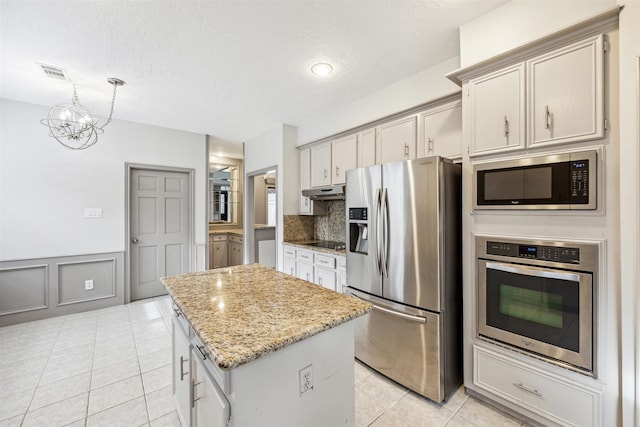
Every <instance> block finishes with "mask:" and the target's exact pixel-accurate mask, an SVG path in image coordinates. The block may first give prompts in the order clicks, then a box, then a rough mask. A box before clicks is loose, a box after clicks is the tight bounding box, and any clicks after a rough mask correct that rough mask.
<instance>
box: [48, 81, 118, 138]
mask: <svg viewBox="0 0 640 427" xmlns="http://www.w3.org/2000/svg"><path fill="white" fill-rule="evenodd" d="M107 81H108V82H109V83H111V84H112V85H113V97H112V98H111V111H110V112H109V118H108V119H107V121H106V122H105V124H104V125H102V126H98V121H97V120H96V119H95V118H94V117H93V116H92V115H91V113H90V112H89V110H87V109H86V108H84V107H83V106H82V105H80V101H78V93H77V92H76V85H75V84H74V85H73V98H71V104H68V103H63V104H58V105H56V106H55V107H53V108H52V109H51V110H49V115H48V116H47V118H46V119H42V120H40V123H42V124H43V125H45V126H47V127H48V128H49V136H52V137H54V138H55V139H57V140H58V142H59V143H60V144H62V145H64V146H65V147H67V148H70V149H72V150H84V149H85V148H89V147H91V146H92V145H93V144H95V143H96V142H98V135H99V134H101V133H102V132H104V128H105V126H107V125H108V124H109V123H111V117H112V116H113V106H114V104H115V102H116V89H117V88H118V86H122V85H124V83H125V82H124V81H122V80H120V79H117V78H115V77H111V78H108V79H107Z"/></svg>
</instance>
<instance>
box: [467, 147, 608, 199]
mask: <svg viewBox="0 0 640 427" xmlns="http://www.w3.org/2000/svg"><path fill="white" fill-rule="evenodd" d="M597 163H598V150H595V149H594V150H585V151H577V152H572V153H563V154H554V155H546V156H535V157H528V158H523V159H512V160H503V161H497V162H491V163H480V164H476V165H474V167H473V194H474V196H473V208H474V210H475V209H567V210H588V209H596V208H597V197H596V191H597V190H596V188H597V187H596V181H597Z"/></svg>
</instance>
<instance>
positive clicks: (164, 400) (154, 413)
mask: <svg viewBox="0 0 640 427" xmlns="http://www.w3.org/2000/svg"><path fill="white" fill-rule="evenodd" d="M171 388H172V387H171V386H167V387H164V388H161V389H160V390H156V391H153V392H151V393H148V394H147V395H146V398H147V409H148V410H149V419H151V420H155V419H156V418H160V417H161V416H163V415H166V414H169V413H171V412H173V411H174V410H175V408H174V404H173V396H172V394H171Z"/></svg>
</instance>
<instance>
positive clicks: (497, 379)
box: [473, 345, 602, 427]
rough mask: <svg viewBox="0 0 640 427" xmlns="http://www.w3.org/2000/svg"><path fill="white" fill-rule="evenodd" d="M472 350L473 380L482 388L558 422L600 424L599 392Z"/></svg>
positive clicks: (505, 359)
mask: <svg viewBox="0 0 640 427" xmlns="http://www.w3.org/2000/svg"><path fill="white" fill-rule="evenodd" d="M473 354H474V370H473V382H474V384H475V385H476V386H478V387H480V388H482V389H483V390H486V391H489V392H491V393H493V394H495V395H496V396H498V397H501V398H503V399H505V400H507V401H509V402H512V403H515V404H516V405H519V406H522V407H523V408H525V409H527V410H529V411H531V412H533V413H535V414H538V415H539V416H542V417H545V418H547V419H548V420H551V421H553V422H555V423H558V424H562V425H575V426H581V427H583V426H584V427H586V426H595V425H600V417H601V406H602V402H601V401H602V394H601V392H599V391H597V390H595V389H591V388H588V387H586V386H583V385H581V384H578V383H574V382H570V381H568V380H566V379H564V378H561V377H559V376H556V375H553V374H551V373H549V372H545V371H542V370H539V369H536V368H534V367H531V366H528V365H525V364H523V363H521V362H519V361H517V360H515V359H511V358H509V357H507V356H505V355H503V354H499V353H497V352H494V351H491V350H489V349H485V348H482V347H479V346H476V345H474V346H473ZM578 408H580V409H579V410H577V409H578Z"/></svg>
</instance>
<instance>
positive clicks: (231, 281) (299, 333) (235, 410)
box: [162, 264, 371, 427]
mask: <svg viewBox="0 0 640 427" xmlns="http://www.w3.org/2000/svg"><path fill="white" fill-rule="evenodd" d="M162 282H163V283H164V285H165V286H166V288H167V290H168V292H169V294H170V296H171V297H172V298H173V302H174V311H175V314H176V315H175V316H174V319H173V325H172V332H173V355H174V360H173V368H174V369H173V392H174V397H175V401H176V407H177V409H178V414H179V416H180V418H181V421H182V423H183V425H203V424H206V425H221V426H234V427H242V426H254V425H261V426H269V425H274V426H275V425H278V426H288V425H291V426H298V425H305V426H328V425H341V426H352V425H353V424H354V397H353V394H354V378H353V375H354V373H353V370H354V327H353V322H350V320H353V319H355V318H357V317H359V316H361V315H364V314H366V313H367V312H368V311H369V310H370V309H371V305H369V304H368V303H365V302H363V301H360V300H358V299H356V298H353V297H348V296H345V295H342V294H339V293H337V292H333V291H330V290H327V289H324V288H322V287H320V286H317V285H314V284H313V283H309V282H306V281H303V280H300V279H297V278H295V277H292V276H290V275H287V274H284V273H281V272H278V271H275V270H273V269H269V268H266V267H264V266H262V265H259V264H251V265H243V266H235V267H229V268H221V269H215V270H208V271H204V272H198V273H190V274H184V275H178V276H171V277H165V278H163V279H162Z"/></svg>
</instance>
